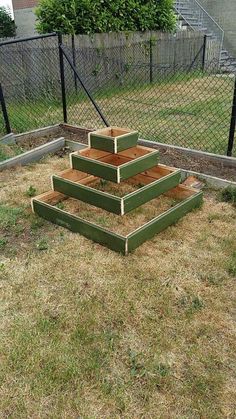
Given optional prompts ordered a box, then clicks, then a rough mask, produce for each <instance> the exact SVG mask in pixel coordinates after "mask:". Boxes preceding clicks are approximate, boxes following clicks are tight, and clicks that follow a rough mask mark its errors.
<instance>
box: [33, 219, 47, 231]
mask: <svg viewBox="0 0 236 419" xmlns="http://www.w3.org/2000/svg"><path fill="white" fill-rule="evenodd" d="M44 224H45V223H44V220H43V219H42V218H39V217H37V218H34V219H33V221H32V222H31V225H30V229H31V231H37V230H38V229H40V228H41V227H43V225H44Z"/></svg>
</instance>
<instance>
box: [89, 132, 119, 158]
mask: <svg viewBox="0 0 236 419" xmlns="http://www.w3.org/2000/svg"><path fill="white" fill-rule="evenodd" d="M90 146H91V148H96V149H97V150H104V151H109V152H110V153H114V152H115V141H114V138H112V137H108V138H104V137H102V136H99V135H96V134H92V133H91V134H90Z"/></svg>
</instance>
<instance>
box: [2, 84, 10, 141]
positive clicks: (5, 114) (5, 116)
mask: <svg viewBox="0 0 236 419" xmlns="http://www.w3.org/2000/svg"><path fill="white" fill-rule="evenodd" d="M0 103H1V106H2V114H3V118H4V122H5V127H6V133H7V134H10V132H11V126H10V122H9V118H8V113H7V107H6V102H5V98H4V94H3V89H2V85H1V83H0Z"/></svg>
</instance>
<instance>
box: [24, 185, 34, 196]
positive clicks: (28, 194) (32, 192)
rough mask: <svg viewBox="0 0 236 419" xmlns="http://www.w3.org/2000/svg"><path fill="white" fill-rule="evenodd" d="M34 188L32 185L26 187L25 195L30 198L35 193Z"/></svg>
mask: <svg viewBox="0 0 236 419" xmlns="http://www.w3.org/2000/svg"><path fill="white" fill-rule="evenodd" d="M36 192H37V190H36V188H34V186H32V185H30V187H29V188H28V189H27V191H26V195H27V196H29V197H30V198H32V197H33V196H35V195H36Z"/></svg>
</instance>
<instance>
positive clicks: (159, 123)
mask: <svg viewBox="0 0 236 419" xmlns="http://www.w3.org/2000/svg"><path fill="white" fill-rule="evenodd" d="M191 36H192V35H191ZM80 39H81V38H77V37H72V38H71V37H68V36H63V37H59V39H57V37H56V36H55V34H53V35H51V36H47V37H37V38H33V39H28V40H27V41H25V42H20V41H19V40H17V43H11V44H9V43H7V44H2V45H1V44H0V63H1V64H0V81H1V82H2V85H3V90H4V93H5V102H6V107H7V111H8V115H9V120H10V124H11V128H12V129H13V130H14V131H16V132H21V131H25V130H28V129H33V128H37V127H40V126H45V125H50V124H53V123H58V122H62V120H63V119H64V120H65V121H67V122H69V123H74V124H77V125H81V126H84V127H88V128H97V127H101V126H104V125H107V124H110V125H118V126H127V127H131V128H132V127H133V128H135V129H137V130H139V132H140V136H141V137H142V138H145V139H147V140H152V141H158V142H161V143H169V144H173V145H178V146H182V147H186V148H194V149H198V150H203V151H209V152H213V153H217V154H226V153H227V154H228V155H231V154H232V151H233V142H234V141H233V140H234V133H235V121H236V99H235V98H236V94H235V92H236V84H235V74H222V73H221V69H220V67H219V59H218V56H219V54H218V52H217V54H214V48H215V49H216V47H215V46H214V44H213V43H212V40H211V41H208V39H207V37H206V36H203V35H202V34H197V35H195V36H194V37H192V38H191V37H190V38H186V39H185V38H184V36H183V35H181V36H174V35H168V36H167V35H165V36H164V35H163V37H156V38H155V37H153V36H150V37H149V38H148V39H147V38H146V39H142V40H140V39H138V40H137V39H131V40H127V42H125V41H122V42H118V43H117V42H116V43H114V42H113V43H109V42H107V43H105V45H100V44H96V43H94V44H93V43H92V42H90V43H89V44H87V45H82V43H81V42H79V41H80ZM58 41H59V42H58ZM62 105H63V106H62ZM4 131H5V125H4V121H3V118H2V121H1V118H0V133H3V132H4Z"/></svg>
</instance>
